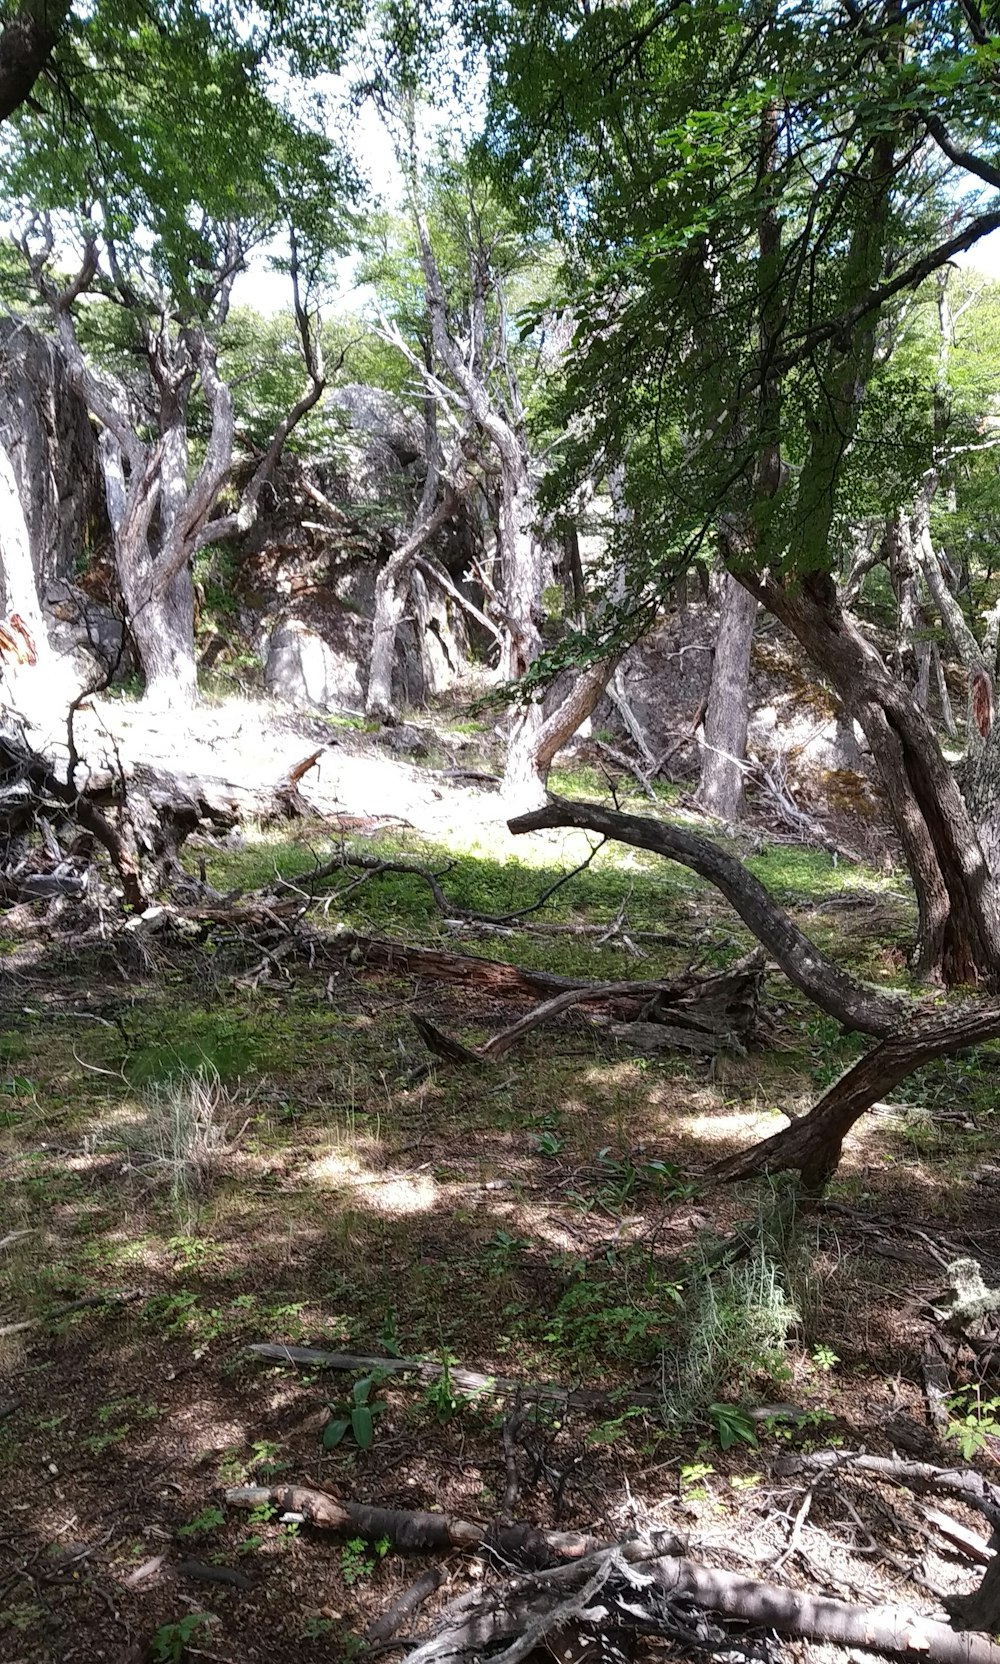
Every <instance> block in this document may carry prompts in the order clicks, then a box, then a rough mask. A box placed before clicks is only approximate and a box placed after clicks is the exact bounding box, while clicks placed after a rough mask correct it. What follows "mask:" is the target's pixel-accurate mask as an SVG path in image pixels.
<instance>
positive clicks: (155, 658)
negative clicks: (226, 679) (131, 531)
mask: <svg viewBox="0 0 1000 1664" xmlns="http://www.w3.org/2000/svg"><path fill="white" fill-rule="evenodd" d="M122 554H123V551H120V554H119V572H120V575H121V579H122V591H123V594H124V597H125V605H126V607H127V609H128V624H129V629H130V630H131V632H132V636H133V639H134V641H135V645H136V649H137V651H138V654H139V661H140V663H141V665H142V673H143V676H144V677H145V680H146V688H145V698H146V700H147V702H148V703H149V705H150V706H151V707H152V708H154V709H157V710H159V709H163V710H169V709H180V710H183V709H190V708H191V706H192V705H195V704H196V703H197V700H198V669H197V665H196V662H195V652H194V580H193V578H192V576H191V568H190V567H189V566H182V567H181V569H180V571H179V572H176V573H175V574H174V576H173V577H172V579H171V580H170V582H169V584H168V585H167V587H166V589H165V590H161V589H160V588H158V587H157V585H156V583H155V581H150V579H149V577H148V576H146V575H144V574H141V573H137V572H135V571H134V570H130V571H129V577H128V580H127V581H126V576H125V571H126V563H125V561H124V560H123V559H122Z"/></svg>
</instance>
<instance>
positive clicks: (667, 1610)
mask: <svg viewBox="0 0 1000 1664" xmlns="http://www.w3.org/2000/svg"><path fill="white" fill-rule="evenodd" d="M588 1589H589V1590H590V1591H592V1593H591V1594H590V1596H589V1598H590V1599H591V1600H593V1602H594V1604H593V1605H592V1606H590V1607H588V1606H587V1605H586V1603H585V1602H582V1601H579V1600H578V1601H577V1602H574V1601H573V1596H574V1594H576V1595H580V1594H582V1593H583V1592H584V1591H586V1590H588ZM598 1595H599V1597H600V1598H599V1599H596V1598H595V1597H596V1596H598ZM692 1602H693V1603H694V1605H695V1608H696V1609H697V1608H701V1610H702V1611H703V1612H710V1613H714V1614H717V1615H719V1616H720V1617H723V1618H728V1619H732V1620H735V1621H736V1622H738V1623H739V1624H740V1625H741V1626H742V1625H747V1624H749V1625H752V1626H753V1627H754V1628H761V1629H773V1630H776V1631H777V1632H778V1633H779V1634H782V1635H794V1636H799V1637H802V1638H804V1639H809V1640H818V1641H831V1642H833V1643H835V1644H837V1645H839V1646H845V1647H858V1648H863V1649H864V1650H865V1651H869V1652H880V1653H885V1654H887V1655H889V1656H891V1657H901V1658H913V1659H918V1658H922V1659H926V1660H927V1661H928V1664H1000V1647H998V1646H996V1645H995V1644H994V1643H993V1642H992V1641H991V1640H989V1639H988V1638H987V1637H985V1636H981V1635H970V1634H957V1633H956V1632H955V1630H953V1629H951V1628H949V1627H948V1625H947V1624H942V1623H938V1622H935V1621H934V1620H933V1619H929V1618H925V1617H923V1616H922V1615H921V1614H919V1613H916V1612H913V1611H912V1610H908V1609H906V1608H903V1607H892V1606H885V1607H880V1608H874V1609H873V1608H871V1607H863V1606H853V1605H851V1604H849V1603H848V1602H846V1601H840V1600H830V1599H827V1598H825V1597H822V1596H816V1595H812V1594H810V1593H806V1592H803V1591H801V1590H795V1589H788V1588H785V1587H783V1586H782V1585H780V1584H775V1583H763V1582H758V1581H757V1580H755V1579H752V1578H747V1577H742V1576H740V1575H739V1574H737V1573H735V1572H730V1571H725V1570H722V1569H721V1568H719V1567H711V1566H704V1565H700V1564H698V1563H697V1562H696V1561H693V1560H688V1559H685V1558H682V1557H681V1556H679V1555H671V1554H670V1553H669V1552H668V1553H667V1554H664V1550H663V1546H662V1545H661V1544H659V1543H658V1544H657V1545H656V1547H655V1549H654V1548H651V1546H650V1545H649V1544H642V1543H638V1544H623V1545H615V1546H614V1547H612V1548H610V1549H607V1550H604V1551H603V1552H600V1553H597V1554H593V1555H590V1556H588V1557H587V1558H586V1559H584V1560H581V1561H579V1562H577V1563H576V1564H574V1565H571V1566H565V1567H560V1568H558V1569H557V1570H555V1571H549V1572H545V1573H542V1574H539V1575H536V1576H535V1577H527V1578H521V1579H515V1580H512V1581H511V1582H509V1583H508V1584H506V1585H505V1586H504V1587H503V1588H501V1589H499V1590H492V1589H491V1590H480V1591H476V1594H475V1596H473V1597H472V1598H471V1599H470V1598H469V1597H465V1598H464V1599H463V1600H462V1601H456V1602H453V1603H452V1605H451V1607H449V1608H448V1609H447V1610H446V1613H445V1614H444V1623H443V1624H442V1625H441V1627H440V1628H439V1630H438V1632H437V1634H436V1635H434V1636H433V1637H432V1638H431V1639H430V1640H428V1641H426V1642H424V1643H423V1644H422V1645H420V1646H418V1647H417V1648H416V1649H415V1650H414V1651H413V1652H411V1653H410V1654H409V1658H408V1661H407V1664H454V1661H457V1660H460V1659H465V1660H472V1659H476V1660H482V1659H484V1658H486V1657H488V1656H489V1655H490V1652H491V1650H492V1649H494V1648H496V1647H497V1646H499V1645H501V1644H502V1643H505V1642H510V1641H511V1640H514V1639H515V1638H517V1637H521V1636H523V1637H524V1638H525V1640H527V1639H528V1638H529V1637H530V1638H531V1639H532V1641H533V1639H534V1637H535V1636H537V1637H538V1638H539V1639H542V1640H543V1641H544V1638H545V1636H546V1634H547V1633H550V1632H552V1631H553V1630H558V1628H559V1627H560V1625H561V1624H562V1622H563V1621H564V1619H565V1616H566V1614H567V1613H569V1612H572V1613H573V1614H574V1616H575V1618H576V1620H577V1622H578V1623H579V1624H580V1625H581V1626H582V1627H583V1628H584V1630H585V1631H587V1632H589V1633H590V1634H591V1635H593V1636H594V1637H595V1638H596V1637H597V1636H601V1635H604V1634H607V1633H608V1632H609V1630H613V1629H615V1628H617V1627H621V1628H625V1629H626V1630H627V1629H628V1628H629V1627H631V1630H632V1633H633V1634H635V1633H636V1632H639V1633H642V1634H646V1635H654V1634H657V1633H659V1634H663V1635H673V1636H674V1637H675V1638H676V1636H677V1633H678V1628H679V1623H678V1620H679V1619H680V1618H681V1616H682V1615H683V1614H686V1615H687V1621H688V1623H690V1616H691V1603H692ZM581 1608H582V1610H581ZM577 1633H578V1634H579V1633H580V1631H579V1630H577ZM694 1638H695V1637H694V1636H692V1639H694ZM723 1639H724V1638H723ZM705 1640H708V1637H704V1638H703V1644H704V1641H705ZM712 1650H721V1648H720V1647H719V1646H718V1641H716V1642H715V1645H714V1646H713V1649H712ZM494 1656H495V1655H494ZM501 1656H502V1657H505V1658H507V1659H509V1660H516V1659H519V1658H521V1657H523V1656H525V1654H524V1650H523V1648H519V1647H518V1646H517V1645H516V1644H515V1646H512V1647H511V1648H510V1650H509V1652H507V1653H505V1654H502V1655H501Z"/></svg>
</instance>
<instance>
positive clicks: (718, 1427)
mask: <svg viewBox="0 0 1000 1664" xmlns="http://www.w3.org/2000/svg"><path fill="white" fill-rule="evenodd" d="M705 1414H706V1415H707V1417H708V1419H709V1421H710V1422H711V1424H712V1426H713V1428H714V1429H715V1434H716V1437H717V1438H718V1441H719V1445H720V1447H721V1448H722V1449H723V1450H732V1448H733V1446H734V1445H737V1444H750V1445H756V1443H757V1432H756V1429H755V1427H754V1424H753V1421H752V1420H751V1418H750V1417H749V1416H748V1415H747V1413H746V1411H745V1410H742V1409H741V1408H740V1406H739V1405H738V1404H709V1406H708V1408H707V1409H706V1411H705Z"/></svg>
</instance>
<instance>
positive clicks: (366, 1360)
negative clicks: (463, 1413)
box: [247, 1341, 661, 1414]
mask: <svg viewBox="0 0 1000 1664" xmlns="http://www.w3.org/2000/svg"><path fill="white" fill-rule="evenodd" d="M247 1351H248V1352H249V1353H251V1355H252V1356H253V1357H255V1358H264V1359H267V1360H268V1361H269V1362H273V1363H289V1364H302V1365H303V1367H304V1368H306V1369H336V1370H356V1369H358V1370H368V1371H372V1370H379V1371H381V1372H382V1373H383V1374H385V1375H410V1374H413V1375H417V1376H419V1378H420V1380H422V1381H436V1380H437V1379H438V1377H439V1376H440V1375H441V1374H442V1373H443V1369H444V1366H443V1365H442V1364H435V1363H430V1362H428V1361H427V1360H426V1359H423V1358H385V1357H380V1356H373V1355H371V1354H358V1353H354V1352H324V1351H322V1350H321V1349H320V1348H318V1347H315V1346H286V1345H284V1344H283V1343H272V1342H266V1341H260V1342H257V1343H256V1344H255V1345H252V1346H248V1347H247ZM448 1375H449V1379H450V1380H451V1381H452V1382H453V1383H454V1385H455V1386H456V1387H458V1389H459V1391H461V1392H467V1393H485V1394H487V1395H489V1396H493V1397H497V1398H514V1397H520V1398H521V1399H523V1400H525V1401H535V1400H538V1399H544V1400H546V1401H548V1402H552V1403H555V1404H558V1405H559V1406H560V1407H561V1408H562V1409H563V1410H565V1411H571V1410H583V1411H587V1412H591V1411H597V1412H607V1411H608V1409H609V1407H610V1405H611V1400H610V1399H609V1398H608V1397H607V1395H606V1394H605V1393H602V1392H594V1391H592V1390H591V1389H589V1388H587V1387H563V1386H559V1385H557V1384H555V1383H553V1382H549V1381H545V1382H537V1381H512V1380H509V1379H507V1378H506V1377H504V1376H502V1375H481V1374H480V1373H479V1372H478V1371H477V1370H474V1369H461V1368H457V1367H455V1366H454V1365H449V1366H448ZM614 1402H615V1404H616V1405H617V1406H618V1411H617V1413H619V1414H620V1413H621V1406H622V1405H623V1404H628V1405H630V1406H631V1405H635V1406H638V1407H639V1408H643V1409H645V1408H653V1407H655V1406H656V1405H657V1404H659V1403H660V1402H661V1399H660V1395H659V1394H658V1393H655V1392H636V1393H633V1394H631V1395H630V1396H629V1398H628V1399H619V1398H618V1397H616V1398H615V1401H614Z"/></svg>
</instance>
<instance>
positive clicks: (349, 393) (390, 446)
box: [325, 382, 424, 504]
mask: <svg viewBox="0 0 1000 1664" xmlns="http://www.w3.org/2000/svg"><path fill="white" fill-rule="evenodd" d="M325 408H326V411H327V413H328V414H337V415H339V416H340V418H341V420H342V421H343V424H344V450H345V452H346V455H345V457H344V459H343V460H344V462H345V464H346V469H347V475H348V482H349V490H350V495H351V496H352V497H354V498H355V499H360V500H362V501H365V502H372V503H381V504H386V503H387V502H394V501H402V500H403V499H404V498H405V497H406V496H407V494H408V491H409V489H410V487H411V486H412V484H413V483H414V481H415V480H418V479H421V478H422V477H423V473H424V435H423V425H422V423H421V422H420V421H419V419H418V418H417V417H416V416H415V415H414V414H413V412H412V411H409V410H407V409H405V408H404V406H402V405H401V404H399V403H398V402H397V401H396V400H395V399H394V398H393V397H392V395H391V394H390V393H386V392H384V391H383V390H382V389H381V388H379V387H366V386H364V385H363V384H362V383H361V382H349V383H348V384H347V386H346V387H335V388H334V389H333V391H332V392H331V393H329V394H328V395H327V398H326V404H325Z"/></svg>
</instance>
